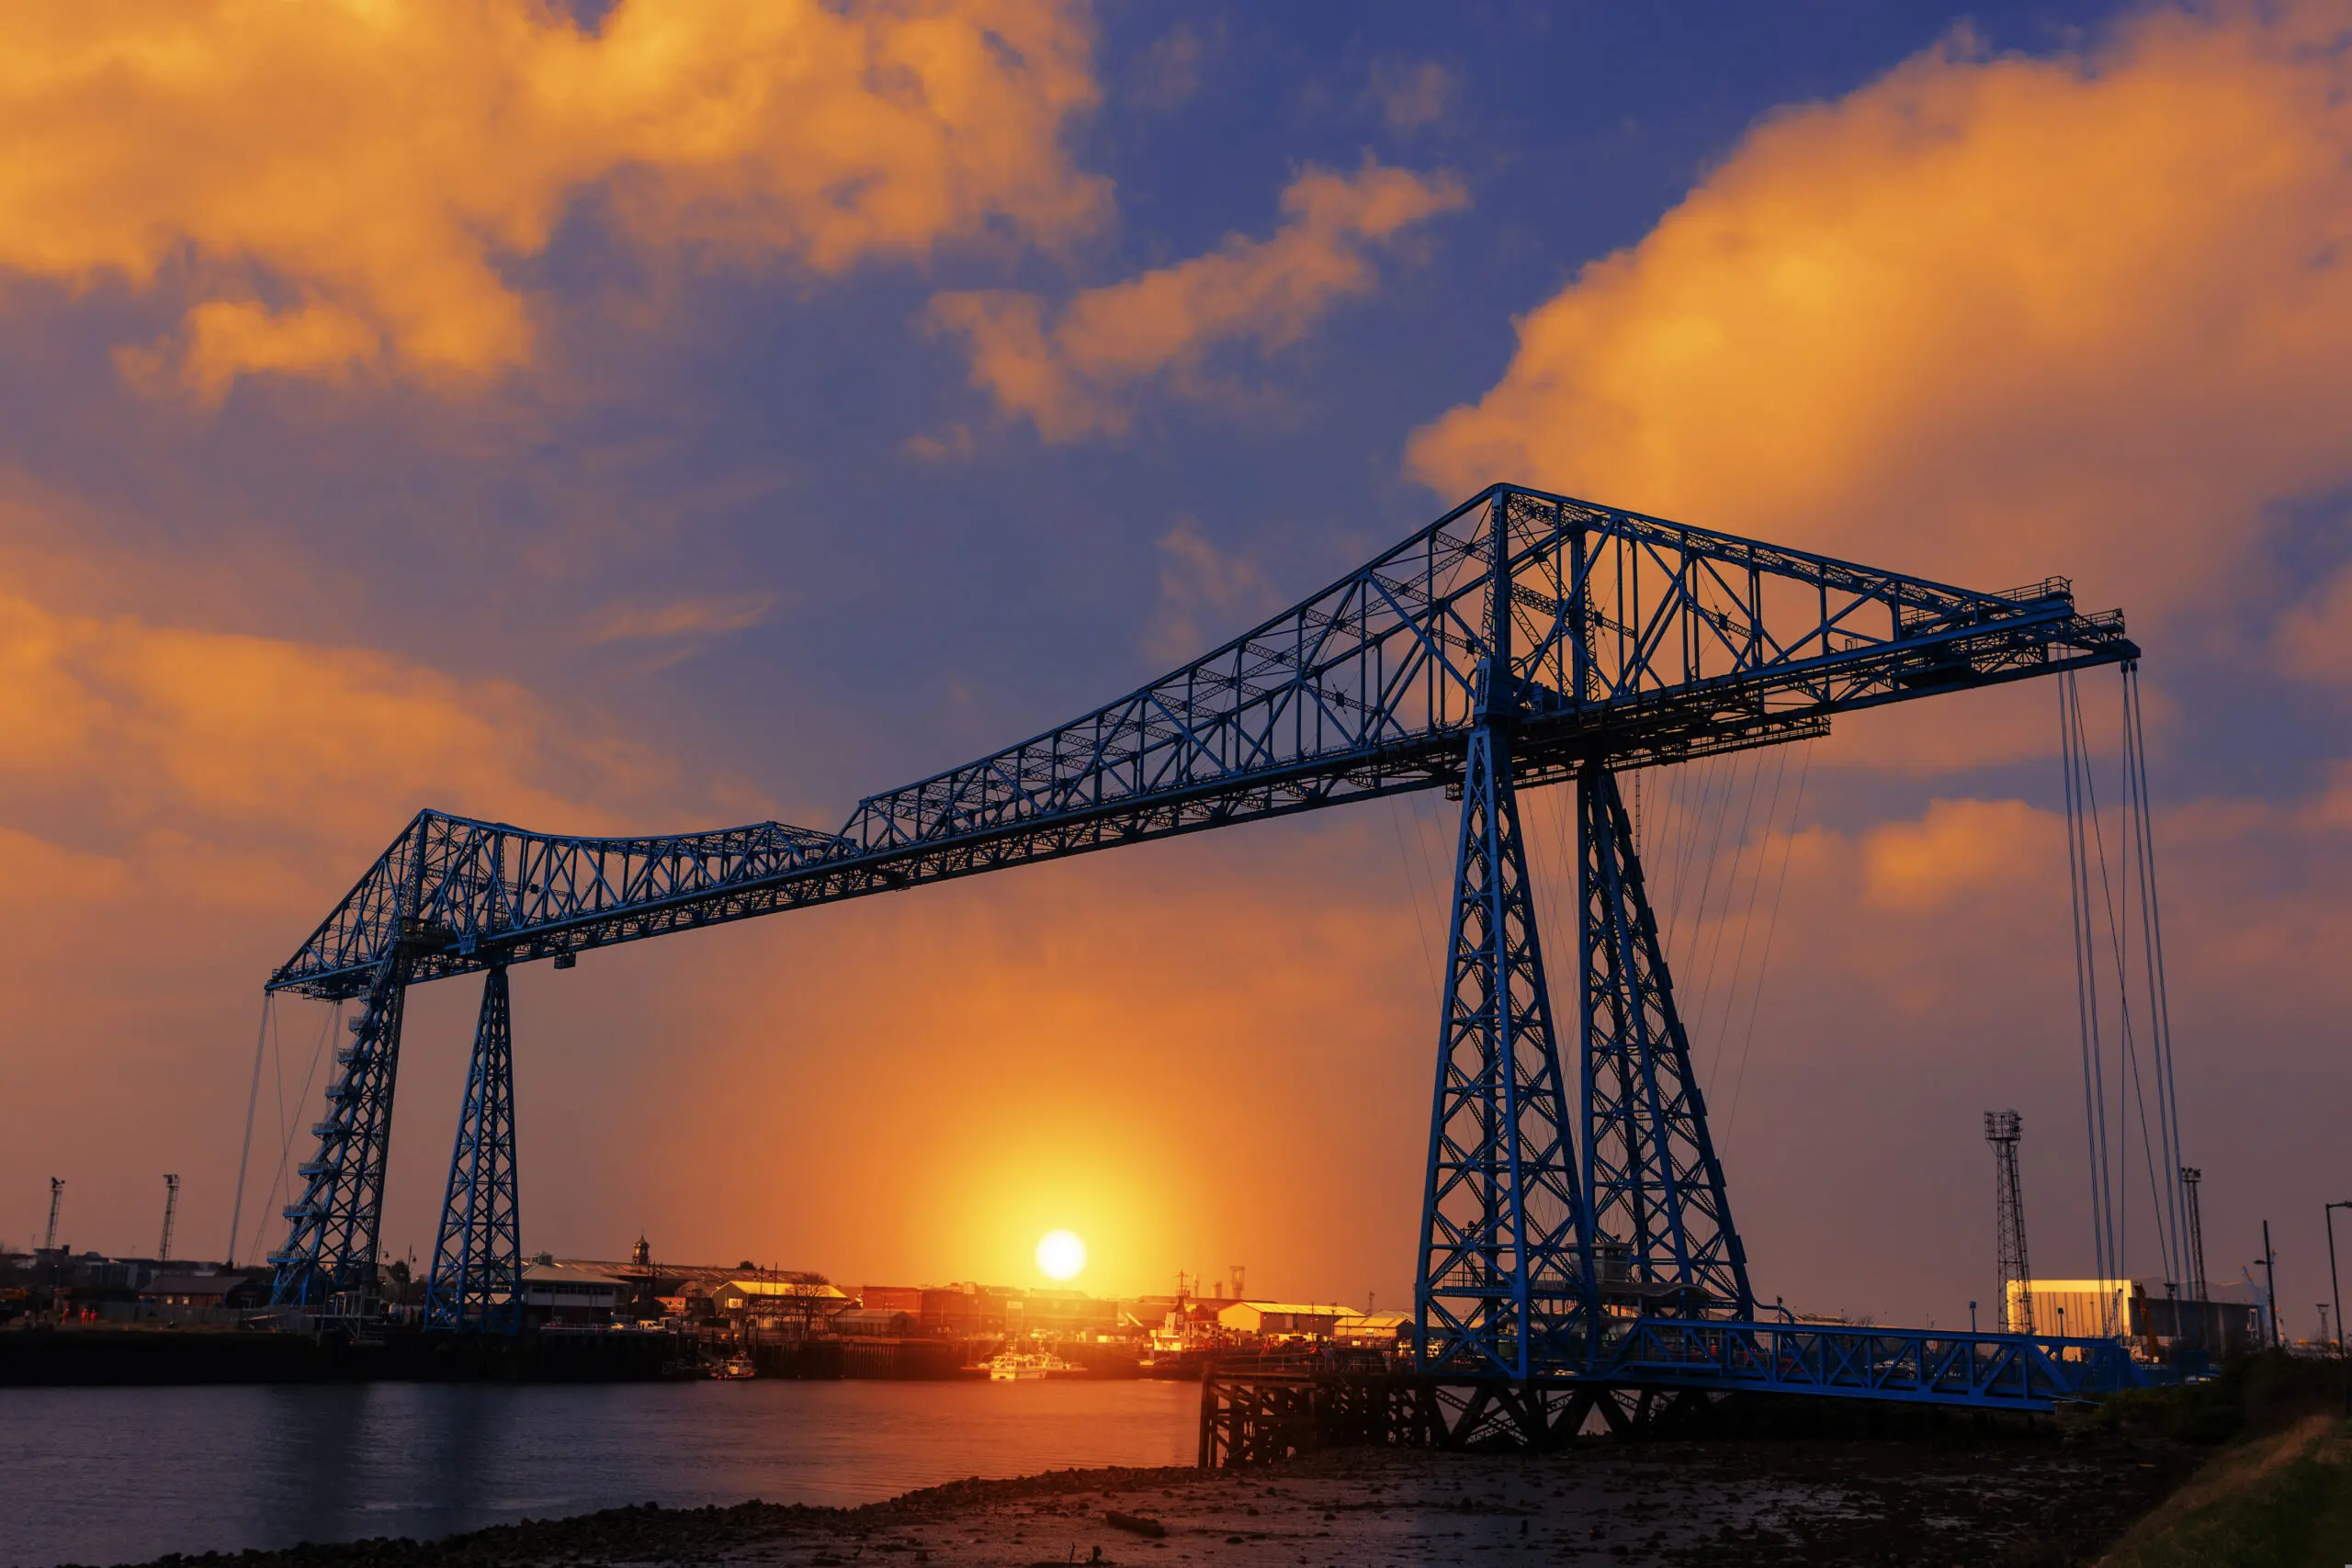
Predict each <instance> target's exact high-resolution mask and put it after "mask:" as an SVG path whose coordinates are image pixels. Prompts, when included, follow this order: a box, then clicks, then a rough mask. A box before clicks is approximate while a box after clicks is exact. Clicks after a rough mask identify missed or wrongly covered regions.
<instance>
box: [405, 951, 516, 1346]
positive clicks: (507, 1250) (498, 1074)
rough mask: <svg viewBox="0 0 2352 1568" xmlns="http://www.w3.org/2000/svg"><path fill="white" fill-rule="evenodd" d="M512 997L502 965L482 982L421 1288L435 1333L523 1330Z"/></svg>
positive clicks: (427, 1317) (426, 1317) (427, 1323)
mask: <svg viewBox="0 0 2352 1568" xmlns="http://www.w3.org/2000/svg"><path fill="white" fill-rule="evenodd" d="M515 1186H516V1172H515V1023H514V1000H513V997H512V994H511V990H510V987H508V985H507V982H506V969H505V966H504V965H503V964H500V965H496V966H494V967H492V970H491V972H490V975H489V977H488V978H487V979H485V980H484V981H483V982H482V989H481V1019H480V1021H478V1022H477V1023H476V1024H475V1026H474V1054H473V1060H472V1063H471V1065H470V1066H469V1067H468V1069H467V1072H466V1102H465V1107H464V1109H463V1110H462V1111H459V1112H458V1141H457V1145H456V1147H455V1148H454V1149H453V1150H452V1151H451V1153H450V1156H449V1186H448V1189H447V1194H446V1195H445V1196H444V1197H443V1199H442V1201H441V1229H440V1232H439V1234H438V1235H436V1236H435V1238H434V1243H433V1273H432V1277H431V1280H429V1282H428V1283H427V1284H426V1286H425V1291H424V1325H425V1326H426V1327H428V1328H442V1329H463V1330H468V1331H471V1332H477V1333H492V1334H498V1333H503V1334H516V1333H520V1332H521V1331H522V1327H523V1235H522V1213H521V1205H520V1202H519V1201H518V1196H517V1193H516V1191H515Z"/></svg>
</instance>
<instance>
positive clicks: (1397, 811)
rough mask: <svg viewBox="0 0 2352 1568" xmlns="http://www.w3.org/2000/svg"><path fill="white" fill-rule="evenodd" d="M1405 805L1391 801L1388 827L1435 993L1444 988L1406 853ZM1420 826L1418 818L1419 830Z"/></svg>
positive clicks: (1418, 892) (1418, 891)
mask: <svg viewBox="0 0 2352 1568" xmlns="http://www.w3.org/2000/svg"><path fill="white" fill-rule="evenodd" d="M1403 804H1404V803H1403V802H1402V801H1399V800H1396V799H1391V800H1390V801H1389V803H1388V826H1389V827H1390V828H1391V829H1395V831H1396V834H1397V864H1399V865H1401V866H1403V867H1404V868H1405V897H1406V901H1407V902H1408V903H1410V904H1411V905H1412V906H1413V934H1414V935H1416V936H1418V937H1419V938H1420V940H1421V967H1422V968H1423V969H1424V970H1425V971H1427V972H1428V974H1429V977H1430V991H1431V992H1433V993H1434V992H1437V991H1439V990H1440V989H1441V988H1442V982H1441V981H1440V980H1439V979H1438V977H1437V957H1436V955H1435V954H1434V953H1432V952H1431V951H1430V931H1429V920H1428V917H1427V915H1426V914H1425V913H1424V912H1423V910H1422V908H1421V889H1420V885H1419V883H1418V882H1416V881H1415V880H1414V877H1413V858H1412V856H1410V855H1408V854H1407V853H1406V852H1405V828H1404V824H1403V822H1402V821H1401V820H1400V818H1402V817H1403V816H1404V812H1403V809H1402V807H1403ZM1415 826H1416V828H1417V829H1418V827H1419V819H1418V818H1417V819H1416V821H1415Z"/></svg>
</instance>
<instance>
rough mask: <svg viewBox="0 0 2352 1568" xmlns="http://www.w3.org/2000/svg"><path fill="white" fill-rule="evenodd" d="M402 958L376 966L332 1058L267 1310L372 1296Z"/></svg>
mask: <svg viewBox="0 0 2352 1568" xmlns="http://www.w3.org/2000/svg"><path fill="white" fill-rule="evenodd" d="M409 969H410V958H409V952H408V949H407V948H406V947H405V946H404V945H403V946H400V947H396V948H394V949H393V950H392V951H391V952H390V953H387V954H386V955H385V956H384V957H383V958H382V959H381V960H379V962H378V963H377V965H376V968H375V972H374V974H373V976H371V977H370V980H369V984H368V992H367V997H366V999H365V1000H364V1001H363V1002H362V1004H361V1006H360V1009H359V1015H358V1016H357V1017H356V1018H354V1019H353V1020H351V1021H350V1024H349V1028H350V1031H351V1043H349V1044H348V1045H345V1046H344V1047H342V1048H341V1049H339V1050H338V1051H336V1052H335V1066H337V1067H338V1068H339V1069H340V1070H341V1071H340V1076H339V1077H336V1078H335V1079H334V1081H333V1082H332V1083H330V1084H329V1085H328V1086H327V1093H326V1100H327V1116H326V1120H325V1121H323V1122H319V1123H318V1124H317V1125H316V1126H315V1127H313V1128H312V1129H311V1130H312V1131H313V1132H314V1133H315V1134H317V1135H318V1139H319V1147H318V1152H317V1153H316V1154H315V1155H313V1156H311V1158H310V1159H308V1160H305V1161H304V1162H303V1163H302V1166H301V1168H300V1175H301V1177H302V1179H303V1183H304V1185H303V1191H302V1197H301V1199H300V1201H298V1202H294V1203H289V1204H288V1205H287V1206H286V1208H285V1210H284V1211H283V1213H284V1215H285V1218H286V1220H287V1222H288V1224H287V1233H286V1244H285V1246H283V1247H280V1248H279V1249H278V1250H277V1251H276V1252H273V1253H271V1254H270V1255H269V1261H270V1264H271V1266H272V1267H273V1268H275V1269H277V1277H276V1278H275V1280H272V1282H271V1285H270V1294H269V1300H270V1304H271V1305H272V1306H279V1307H303V1308H308V1309H311V1310H312V1311H318V1310H343V1308H340V1307H338V1304H337V1302H336V1298H337V1297H343V1298H345V1303H347V1304H348V1305H349V1306H350V1308H351V1309H352V1310H356V1305H357V1303H356V1302H353V1301H352V1298H353V1297H354V1296H355V1295H356V1296H357V1297H359V1298H366V1297H368V1296H372V1295H373V1294H374V1293H375V1290H376V1251H377V1241H378V1236H379V1233H380V1231H381V1229H382V1225H383V1217H384V1163H385V1158H386V1156H387V1154H388V1153H389V1151H390V1147H391V1141H392V1090H393V1088H394V1086H395V1084H396V1083H397V1082H398V1079H399V1073H400V1058H401V1014H402V1013H403V1012H404V1011H405V1009H406V1003H407V999H408V981H409Z"/></svg>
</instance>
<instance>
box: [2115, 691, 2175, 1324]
mask: <svg viewBox="0 0 2352 1568" xmlns="http://www.w3.org/2000/svg"><path fill="white" fill-rule="evenodd" d="M2143 712H2144V709H2143V705H2142V702H2141V695H2140V665H2139V661H2138V660H2132V661H2131V662H2129V663H2127V664H2125V665H2124V666H2123V745H2124V752H2123V758H2124V768H2125V777H2126V780H2127V783H2128V784H2129V787H2130V792H2131V814H2132V827H2133V833H2132V838H2133V843H2134V848H2135V850H2136V852H2137V856H2138V860H2139V865H2140V920H2141V928H2142V931H2141V944H2140V952H2141V956H2142V959H2143V963H2144V964H2145V967H2146V974H2147V985H2148V1027H2149V1031H2150V1037H2151V1038H2150V1045H2151V1050H2152V1052H2153V1054H2154V1057H2155V1064H2156V1117H2157V1125H2158V1126H2159V1127H2160V1128H2161V1129H2162V1131H2163V1134H2164V1154H2165V1171H2166V1172H2167V1173H2168V1176H2169V1179H2167V1180H2166V1182H2165V1211H2166V1218H2167V1220H2168V1222H2169V1227H2170V1229H2171V1231H2172V1235H2173V1246H2172V1249H2171V1256H2172V1259H2173V1269H2172V1274H2173V1279H2174V1280H2175V1281H2176V1282H2179V1281H2181V1280H2183V1279H2184V1278H2185V1274H2186V1269H2185V1266H2186V1264H2187V1262H2188V1246H2187V1235H2188V1232H2187V1228H2186V1226H2187V1218H2186V1216H2187V1213H2188V1200H2187V1196H2186V1194H2184V1193H2183V1192H2182V1190H2181V1183H2180V1168H2181V1164H2182V1162H2183V1160H2184V1159H2185V1158H2186V1156H2185V1155H2184V1153H2183V1151H2182V1149H2181V1146H2180V1090H2179V1086H2178V1084H2177V1081H2176V1080H2175V1078H2174V1076H2173V1043H2172V1004H2171V999H2170V997H2169V995H2168V992H2167V987H2166V986H2165V938H2164V919H2163V914H2162V904H2161V902H2160V901H2159V899H2158V898H2157V897H2156V844H2155V818H2154V806H2153V805H2152V803H2151V802H2150V800H2149V797H2148V743H2147V735H2146V731H2145V728H2144V727H2143Z"/></svg>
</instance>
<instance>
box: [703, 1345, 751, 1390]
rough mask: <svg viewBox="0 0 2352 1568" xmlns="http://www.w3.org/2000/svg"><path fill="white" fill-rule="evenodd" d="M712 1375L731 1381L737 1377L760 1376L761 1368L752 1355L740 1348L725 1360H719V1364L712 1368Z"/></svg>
mask: <svg viewBox="0 0 2352 1568" xmlns="http://www.w3.org/2000/svg"><path fill="white" fill-rule="evenodd" d="M710 1375H711V1376H712V1377H715V1378H724V1379H727V1380H729V1381H730V1382H731V1381H732V1380H734V1379H736V1378H755V1377H758V1376H759V1375H760V1369H759V1368H758V1367H757V1366H756V1365H754V1364H753V1363H752V1358H751V1357H750V1356H748V1355H746V1354H744V1353H743V1352H742V1351H741V1350H738V1351H736V1352H735V1354H733V1355H731V1356H729V1357H728V1358H727V1359H725V1360H724V1361H721V1362H719V1363H718V1366H716V1367H713V1368H712V1369H711V1371H710Z"/></svg>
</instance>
